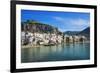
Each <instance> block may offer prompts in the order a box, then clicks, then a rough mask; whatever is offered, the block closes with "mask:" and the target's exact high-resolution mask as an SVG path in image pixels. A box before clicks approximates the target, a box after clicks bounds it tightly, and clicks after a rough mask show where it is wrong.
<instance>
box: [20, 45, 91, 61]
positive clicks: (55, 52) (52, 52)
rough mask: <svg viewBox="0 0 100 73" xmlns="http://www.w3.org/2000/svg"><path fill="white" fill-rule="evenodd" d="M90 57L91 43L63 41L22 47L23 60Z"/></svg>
mask: <svg viewBox="0 0 100 73" xmlns="http://www.w3.org/2000/svg"><path fill="white" fill-rule="evenodd" d="M89 58H90V44H89V43H63V44H59V45H55V46H39V47H34V48H22V49H21V62H43V61H63V60H86V59H89Z"/></svg>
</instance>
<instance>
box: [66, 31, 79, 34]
mask: <svg viewBox="0 0 100 73" xmlns="http://www.w3.org/2000/svg"><path fill="white" fill-rule="evenodd" d="M79 32H80V31H66V32H64V34H65V35H66V34H67V35H77V34H78V33H79Z"/></svg>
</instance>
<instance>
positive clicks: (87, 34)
mask: <svg viewBox="0 0 100 73" xmlns="http://www.w3.org/2000/svg"><path fill="white" fill-rule="evenodd" d="M78 35H84V36H86V37H90V27H87V28H86V29H84V30H83V31H81V32H80V33H78Z"/></svg>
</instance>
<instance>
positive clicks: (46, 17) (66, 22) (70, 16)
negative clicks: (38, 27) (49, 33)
mask: <svg viewBox="0 0 100 73" xmlns="http://www.w3.org/2000/svg"><path fill="white" fill-rule="evenodd" d="M26 20H36V21H38V22H41V23H44V24H49V25H52V26H54V27H57V28H58V30H60V31H61V32H65V31H82V30H84V29H85V28H87V27H89V26H90V13H83V12H58V11H57V12H56V11H39V10H38V11H37V10H21V21H26Z"/></svg>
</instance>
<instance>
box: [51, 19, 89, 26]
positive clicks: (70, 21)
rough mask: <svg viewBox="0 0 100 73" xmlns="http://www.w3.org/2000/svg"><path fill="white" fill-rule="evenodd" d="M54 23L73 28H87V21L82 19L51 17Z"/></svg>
mask: <svg viewBox="0 0 100 73" xmlns="http://www.w3.org/2000/svg"><path fill="white" fill-rule="evenodd" d="M53 19H55V20H56V21H58V22H60V23H63V24H64V25H68V24H69V25H73V26H74V25H75V26H89V20H86V19H83V18H76V19H74V18H62V17H53Z"/></svg>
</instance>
